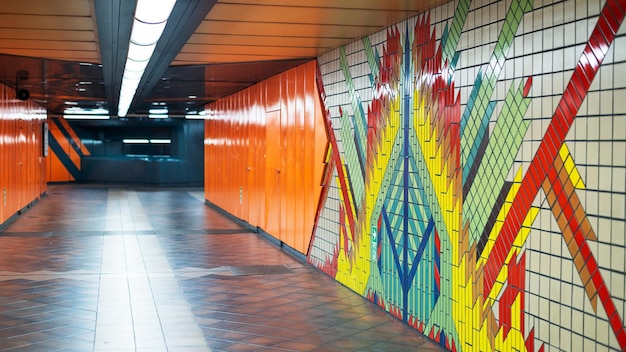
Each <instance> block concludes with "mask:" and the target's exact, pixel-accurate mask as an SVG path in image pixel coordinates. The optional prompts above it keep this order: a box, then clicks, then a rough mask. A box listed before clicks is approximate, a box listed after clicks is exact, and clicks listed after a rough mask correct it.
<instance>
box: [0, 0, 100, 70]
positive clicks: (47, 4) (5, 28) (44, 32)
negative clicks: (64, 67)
mask: <svg viewBox="0 0 626 352" xmlns="http://www.w3.org/2000/svg"><path fill="white" fill-rule="evenodd" d="M92 13H93V11H92V8H91V0H62V1H61V0H29V1H4V2H3V3H2V7H1V8H0V54H10V55H21V56H29V57H38V58H51V59H61V60H74V61H84V62H94V63H98V62H99V61H100V56H99V54H98V45H97V42H96V30H95V22H94V18H93V16H92Z"/></svg>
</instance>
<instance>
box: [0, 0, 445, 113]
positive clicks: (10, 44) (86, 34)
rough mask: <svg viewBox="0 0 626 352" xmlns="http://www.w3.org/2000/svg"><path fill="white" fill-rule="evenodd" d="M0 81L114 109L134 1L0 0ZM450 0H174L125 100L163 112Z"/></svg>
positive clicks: (40, 95)
mask: <svg viewBox="0 0 626 352" xmlns="http://www.w3.org/2000/svg"><path fill="white" fill-rule="evenodd" d="M0 1H1V6H0V81H1V82H3V83H5V84H6V85H8V86H11V87H13V88H17V89H27V90H28V91H29V92H30V99H32V100H34V101H37V102H39V103H41V104H42V105H44V106H45V107H46V108H47V109H48V111H49V113H50V114H53V115H63V114H64V113H68V112H70V111H76V110H77V109H83V110H91V111H98V110H97V109H100V110H102V109H104V111H108V112H109V114H110V115H112V116H115V115H116V114H117V104H118V99H119V89H120V84H121V77H122V73H123V69H124V67H123V66H124V63H125V61H126V54H127V52H128V41H129V38H130V31H131V25H132V19H133V13H134V9H135V6H136V0H29V1H8V0H0ZM447 1H448V0H423V1H418V0H360V1H353V0H310V1H307V2H303V1H302V0H262V1H252V0H224V1H222V0H217V1H215V0H178V1H177V3H176V5H175V6H174V9H173V10H172V14H171V15H170V18H169V20H168V22H167V25H166V27H165V30H164V32H163V35H162V37H161V39H160V41H159V43H158V44H157V47H156V49H155V54H154V55H153V57H152V59H151V60H150V63H149V64H148V67H147V69H146V72H145V73H144V75H143V77H142V80H141V82H140V85H139V88H138V90H137V93H136V95H135V100H134V101H133V103H132V104H131V108H130V110H129V114H128V116H129V117H132V116H146V115H147V114H148V112H149V110H150V108H152V107H154V106H159V107H163V106H165V107H167V108H168V111H169V114H170V116H174V117H176V116H185V115H186V114H188V113H196V112H198V111H201V110H203V106H204V104H206V103H208V102H211V101H215V100H216V99H219V98H221V97H224V96H227V95H230V94H232V93H235V92H237V91H239V90H242V89H244V88H246V87H248V86H250V85H253V84H255V83H257V82H259V81H262V80H264V79H266V78H268V77H271V76H273V75H275V74H277V73H280V72H282V71H285V70H287V69H290V68H292V67H295V66H297V65H299V64H301V63H304V62H306V61H309V60H311V59H313V58H315V57H317V56H319V55H321V54H324V53H325V52H327V51H329V50H331V49H334V48H337V47H339V46H341V45H343V44H346V43H348V42H351V41H353V40H355V39H357V38H360V37H362V36H365V35H368V34H371V33H374V32H376V31H379V30H381V29H383V28H385V27H386V26H388V25H390V24H393V23H396V22H399V21H401V20H403V19H405V18H408V17H411V16H414V15H417V14H419V13H422V12H424V11H426V10H428V9H430V8H432V7H435V6H437V5H439V4H441V3H444V2H447Z"/></svg>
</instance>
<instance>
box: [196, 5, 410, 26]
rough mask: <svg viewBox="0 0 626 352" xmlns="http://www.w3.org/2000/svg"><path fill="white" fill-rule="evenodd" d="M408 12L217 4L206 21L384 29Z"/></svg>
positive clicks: (408, 13)
mask: <svg viewBox="0 0 626 352" xmlns="http://www.w3.org/2000/svg"><path fill="white" fill-rule="evenodd" d="M411 14H415V13H412V12H408V11H380V10H378V9H366V8H358V9H356V8H352V9H342V8H327V7H311V6H265V5H242V4H226V3H222V2H218V3H217V4H216V5H215V6H214V7H213V10H211V12H210V13H209V15H208V16H207V17H206V20H207V21H213V20H219V21H233V22H266V23H305V24H322V25H327V24H334V25H342V26H362V25H364V24H367V25H369V26H375V27H380V26H385V25H386V24H388V23H391V22H390V21H393V22H397V21H399V20H402V19H405V18H406V17H407V15H409V16H410V15H411Z"/></svg>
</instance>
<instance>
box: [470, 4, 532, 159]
mask: <svg viewBox="0 0 626 352" xmlns="http://www.w3.org/2000/svg"><path fill="white" fill-rule="evenodd" d="M530 10H532V0H516V1H514V2H513V3H512V4H511V7H509V11H508V12H507V14H506V18H505V20H504V24H503V27H502V30H501V31H500V34H499V35H498V41H497V43H496V46H495V48H494V50H493V53H492V55H491V60H490V61H489V65H487V67H486V69H485V74H484V77H483V79H482V84H480V85H475V86H474V89H476V88H478V89H479V91H478V94H476V100H475V101H474V104H471V105H470V104H468V105H467V106H466V111H465V112H464V114H463V119H464V120H466V121H462V122H461V124H462V125H465V128H464V129H463V132H462V136H461V162H462V165H466V164H467V163H468V161H469V162H470V163H471V160H470V153H471V151H472V147H473V145H474V144H475V143H480V138H479V135H480V134H481V133H484V132H485V127H484V126H485V124H483V118H484V116H485V113H486V111H487V107H488V105H489V100H490V99H491V96H492V95H493V91H494V89H495V86H496V82H497V79H498V76H500V72H501V71H502V68H503V67H504V61H505V60H506V53H507V52H508V51H509V49H510V48H511V45H512V44H513V39H514V38H515V32H517V28H518V27H519V24H520V23H521V21H522V17H523V15H524V13H526V12H528V11H530ZM479 75H480V73H479ZM473 94H474V92H472V93H471V95H473ZM468 112H469V114H468Z"/></svg>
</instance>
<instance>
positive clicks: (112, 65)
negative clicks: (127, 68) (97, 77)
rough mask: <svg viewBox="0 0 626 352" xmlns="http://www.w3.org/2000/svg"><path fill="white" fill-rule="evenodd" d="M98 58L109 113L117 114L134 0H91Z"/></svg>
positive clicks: (134, 5)
mask: <svg viewBox="0 0 626 352" xmlns="http://www.w3.org/2000/svg"><path fill="white" fill-rule="evenodd" d="M94 6H95V11H96V22H97V28H98V40H99V43H100V57H101V60H102V65H103V68H104V87H105V89H106V96H107V98H108V99H107V101H108V104H107V105H108V108H109V113H110V114H111V115H117V105H118V102H119V98H120V85H121V83H122V74H123V73H124V65H125V64H126V55H128V41H129V40H130V31H131V28H132V23H133V16H134V12H135V7H136V6H137V0H95V1H94Z"/></svg>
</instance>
